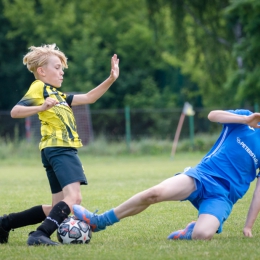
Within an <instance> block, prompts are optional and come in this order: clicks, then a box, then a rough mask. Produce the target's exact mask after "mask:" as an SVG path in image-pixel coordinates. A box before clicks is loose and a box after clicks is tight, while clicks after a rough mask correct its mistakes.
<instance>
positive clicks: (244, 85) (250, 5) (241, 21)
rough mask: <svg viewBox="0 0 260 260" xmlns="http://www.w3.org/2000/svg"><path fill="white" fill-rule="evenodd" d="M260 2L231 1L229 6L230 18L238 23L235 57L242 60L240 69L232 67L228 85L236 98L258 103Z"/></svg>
mask: <svg viewBox="0 0 260 260" xmlns="http://www.w3.org/2000/svg"><path fill="white" fill-rule="evenodd" d="M259 12H260V2H259V1H252V0H240V1H231V5H230V6H229V7H228V8H227V9H226V14H227V16H228V18H229V20H230V21H235V23H236V26H237V28H236V29H237V37H238V40H237V42H235V43H234V48H233V56H234V57H235V58H239V59H240V66H239V67H238V68H236V67H235V68H234V67H232V69H231V70H230V76H229V80H228V82H227V88H230V89H232V90H233V92H234V93H236V95H235V98H236V100H242V101H244V102H248V101H249V102H251V104H254V103H257V102H258V101H259V98H260V94H259V93H260V82H259V69H260V45H259V41H260V36H259V28H260V17H259Z"/></svg>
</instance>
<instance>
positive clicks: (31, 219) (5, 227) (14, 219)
mask: <svg viewBox="0 0 260 260" xmlns="http://www.w3.org/2000/svg"><path fill="white" fill-rule="evenodd" d="M51 209H52V206H51V205H38V206H34V207H32V208H30V209H26V210H24V211H21V212H16V213H10V214H8V215H3V216H0V243H1V244H3V243H7V242H8V238H9V232H10V230H12V229H16V228H20V227H24V226H28V225H34V224H38V223H41V222H42V221H44V219H45V218H46V216H48V214H49V212H50V211H51Z"/></svg>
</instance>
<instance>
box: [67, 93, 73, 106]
mask: <svg viewBox="0 0 260 260" xmlns="http://www.w3.org/2000/svg"><path fill="white" fill-rule="evenodd" d="M73 97H74V95H66V98H65V100H66V102H67V103H68V105H69V106H70V107H71V103H72V100H73Z"/></svg>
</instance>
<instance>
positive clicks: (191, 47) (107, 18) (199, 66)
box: [0, 0, 260, 109]
mask: <svg viewBox="0 0 260 260" xmlns="http://www.w3.org/2000/svg"><path fill="white" fill-rule="evenodd" d="M0 10H1V11H0V22H1V27H0V61H1V62H0V82H1V88H0V95H1V96H4V97H6V98H4V99H1V100H0V108H1V109H10V108H11V107H12V106H13V105H14V104H16V102H17V101H19V99H20V98H21V97H22V95H24V93H25V92H26V90H27V89H28V87H29V85H30V83H31V82H32V80H33V75H32V74H30V73H28V71H27V70H26V68H25V67H24V66H23V65H22V57H23V55H24V54H25V53H26V50H27V49H28V47H29V46H31V45H41V44H44V43H53V42H55V43H57V45H58V46H59V48H60V49H61V50H62V51H64V52H65V54H66V55H67V56H68V58H69V59H68V61H69V70H67V71H66V76H65V80H64V84H63V87H62V90H63V91H66V92H87V91H89V90H90V89H92V88H93V87H95V86H97V85H98V84H100V82H102V81H103V80H104V79H105V78H107V77H108V75H109V73H110V57H111V56H112V55H113V54H114V53H117V54H118V56H119V58H120V68H121V73H120V77H119V79H118V80H117V82H116V83H115V84H114V85H113V86H112V87H111V89H110V90H109V91H108V92H107V93H106V94H105V95H104V97H102V98H101V99H100V100H99V101H98V102H96V103H95V104H93V105H92V106H93V107H94V108H117V109H119V108H123V107H124V106H125V105H126V104H127V105H130V106H131V107H137V106H138V107H139V108H144V107H151V106H154V107H159V106H160V107H161V108H165V107H169V106H178V107H182V106H183V103H184V102H185V101H188V102H190V103H191V104H193V106H196V107H201V106H206V107H211V106H218V107H220V106H222V107H227V106H242V105H244V104H249V105H251V106H252V105H254V104H255V103H256V102H257V100H258V99H259V94H258V93H259V90H260V85H259V84H260V83H259V80H258V70H259V67H260V65H259V53H260V52H259V44H258V43H259V33H258V31H259V24H260V20H259V11H260V4H259V1H252V0H238V1H229V0H218V1H217V0H214V1H201V0H183V1H171V0H141V1H138V0H133V1H117V0H111V1H109V2H108V1H106V0H100V1H94V0H86V1H79V0H76V1H65V0H57V1H55V2H54V1H53V0H38V1H27V0H13V1H9V0H0ZM241 61H242V63H241ZM147 93H148V96H146V95H147ZM135 97H136V100H135ZM153 102H154V103H153Z"/></svg>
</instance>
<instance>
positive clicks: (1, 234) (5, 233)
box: [0, 215, 10, 244]
mask: <svg viewBox="0 0 260 260" xmlns="http://www.w3.org/2000/svg"><path fill="white" fill-rule="evenodd" d="M5 217H6V215H4V216H2V217H0V244H6V243H7V242H8V238H9V232H10V230H5V229H4V227H3V223H2V222H3V219H4V218H5Z"/></svg>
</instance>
